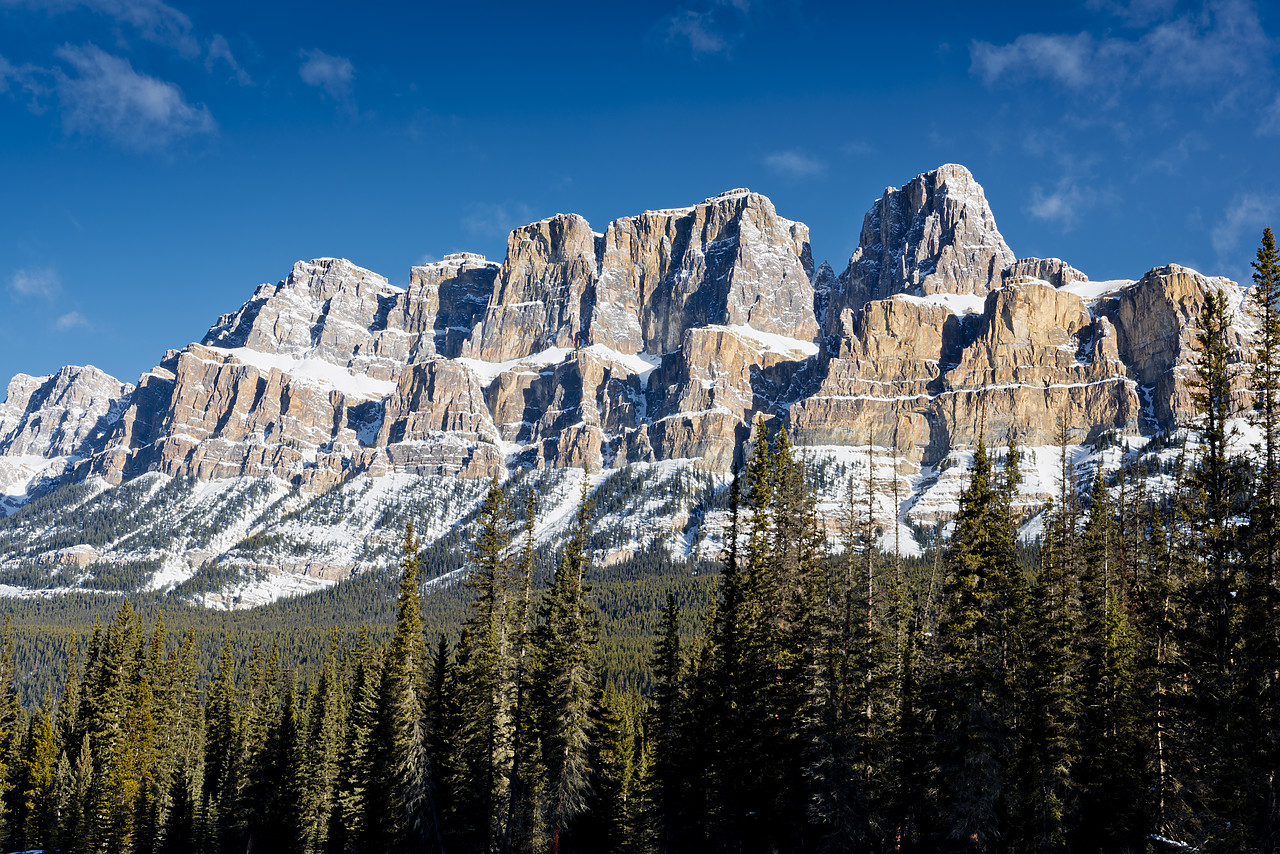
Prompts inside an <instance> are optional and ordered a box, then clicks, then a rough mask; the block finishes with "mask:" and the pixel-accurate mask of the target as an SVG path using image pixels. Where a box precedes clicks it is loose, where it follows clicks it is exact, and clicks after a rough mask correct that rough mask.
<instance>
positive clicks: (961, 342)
mask: <svg viewBox="0 0 1280 854" xmlns="http://www.w3.org/2000/svg"><path fill="white" fill-rule="evenodd" d="M1213 289H1219V290H1221V291H1223V292H1224V293H1226V294H1227V296H1228V298H1229V300H1230V302H1231V304H1232V305H1233V306H1234V307H1235V308H1236V309H1237V312H1236V314H1237V318H1238V322H1237V327H1236V346H1237V347H1239V348H1244V347H1246V346H1247V344H1248V342H1249V340H1250V335H1251V330H1252V327H1251V326H1250V323H1249V320H1248V318H1247V317H1245V316H1244V313H1243V312H1242V311H1240V310H1239V306H1240V301H1241V299H1242V296H1243V290H1242V289H1241V288H1240V287H1239V286H1238V285H1236V284H1235V283H1233V282H1230V281H1228V280H1226V279H1221V278H1208V277H1205V276H1202V275H1200V274H1199V273H1196V272H1195V271H1192V270H1189V269H1186V268H1183V267H1179V266H1177V265H1167V266H1162V267H1156V268H1153V269H1152V270H1150V271H1149V272H1147V273H1145V274H1144V275H1142V276H1141V277H1140V278H1138V279H1136V280H1124V281H1111V282H1093V281H1090V280H1089V279H1088V277H1087V276H1085V274H1084V273H1082V272H1080V271H1079V270H1077V269H1075V268H1073V267H1071V266H1070V265H1069V264H1067V263H1065V262H1063V261H1060V260H1057V259H1036V258H1024V259H1018V258H1017V257H1016V256H1015V254H1014V253H1013V251H1012V250H1011V249H1010V248H1009V246H1008V244H1007V243H1006V242H1005V240H1004V238H1003V237H1002V236H1001V234H1000V232H999V230H998V229H997V227H996V222H995V217H994V215H993V214H992V212H991V209H990V207H989V206H988V204H987V201H986V197H985V195H984V193H983V191H982V188H981V186H979V184H978V183H977V182H976V181H975V180H974V178H973V176H972V175H971V174H970V173H969V171H968V170H967V169H965V168H964V167H962V166H957V165H945V166H942V167H940V168H939V169H937V170H934V171H932V172H928V173H925V174H922V175H920V176H917V177H916V178H915V179H913V180H912V181H910V182H908V183H907V184H906V185H905V186H903V187H902V188H901V189H896V188H889V189H887V190H885V191H884V193H883V195H882V196H881V198H880V199H879V200H878V201H876V202H875V203H874V204H873V205H872V206H871V208H870V210H869V211H868V212H867V214H866V216H865V218H864V221H863V227H862V232H861V235H860V238H859V244H858V248H857V249H856V250H855V251H854V253H853V255H852V257H851V258H850V259H849V262H848V264H847V266H846V268H845V269H844V271H843V272H842V273H840V274H838V275H837V274H836V273H835V272H834V270H833V269H832V268H831V267H830V265H828V264H826V263H823V264H821V265H818V266H817V267H815V265H814V262H813V256H812V252H811V248H810V244H809V232H808V228H807V227H806V226H805V225H803V224H801V223H798V222H793V221H790V220H787V219H784V218H783V217H781V216H779V215H778V213H777V212H776V210H775V209H774V206H773V204H772V203H771V202H770V201H769V200H768V199H767V198H765V197H764V196H762V195H760V194H758V193H752V192H750V191H748V190H745V189H736V190H730V191H728V192H726V193H722V194H720V195H718V196H716V197H714V198H710V199H706V200H705V201H703V202H701V203H699V204H696V205H693V206H690V207H685V208H676V209H669V210H658V211H646V212H644V213H641V214H638V215H636V216H630V217H624V218H621V219H618V220H615V221H614V222H612V223H609V225H608V226H607V227H606V228H605V231H604V232H603V233H600V232H595V231H593V230H592V228H591V226H590V224H589V223H588V222H587V221H586V220H584V219H583V218H582V217H580V216H577V215H573V214H569V215H564V214H561V215H556V216H553V217H550V218H548V219H544V220H541V221H539V222H536V223H531V224H529V225H525V226H522V227H520V228H517V229H516V230H515V231H513V232H512V233H511V235H510V238H509V240H508V244H507V254H506V258H505V259H504V260H503V262H502V263H501V264H498V263H494V262H490V261H487V260H486V259H485V258H483V257H482V256H479V255H474V254H469V253H460V254H456V255H448V256H446V257H445V258H444V259H442V260H441V261H438V262H434V263H431V264H426V265H422V266H417V267H413V268H412V269H411V271H410V277H409V285H408V287H407V288H400V287H397V286H394V285H392V284H390V283H389V282H388V280H387V279H386V278H384V277H383V276H381V275H379V274H377V273H374V272H371V271H369V270H365V269H362V268H360V267H358V266H356V265H354V264H352V263H351V262H349V261H346V260H342V259H335V258H321V259H316V260H312V261H308V262H302V261H300V262H298V263H297V264H295V265H294V268H293V270H292V271H291V272H290V273H289V275H288V276H286V277H285V278H284V279H283V280H281V281H280V282H279V283H278V284H275V285H266V284H264V285H261V286H259V287H258V288H257V290H256V291H254V293H253V295H252V296H251V297H250V299H249V300H248V301H247V302H246V303H245V304H244V305H243V306H241V307H240V309H239V310H238V311H235V312H232V313H230V314H227V315H224V316H222V317H220V318H219V319H218V320H217V322H215V323H214V324H213V326H212V327H211V328H210V329H209V332H208V333H207V334H206V335H205V336H204V338H203V339H202V340H201V341H200V342H199V343H192V344H188V345H187V346H185V347H183V348H182V349H180V350H170V351H169V352H167V353H166V354H165V355H164V357H163V358H162V359H161V360H160V361H159V364H157V365H156V366H155V367H154V368H152V369H151V370H150V371H148V372H146V373H145V374H143V375H142V377H141V378H140V379H139V380H138V383H137V384H136V386H135V385H129V384H126V383H122V382H120V381H118V380H115V379H113V378H111V377H109V376H107V375H106V374H104V373H102V372H101V371H98V370H97V369H95V368H92V367H85V368H77V367H68V368H64V369H62V370H61V371H59V372H58V373H57V374H55V375H53V376H50V377H29V376H26V375H22V374H20V375H18V376H17V377H15V378H14V379H13V380H11V381H10V383H9V386H8V395H7V398H6V401H5V403H4V404H3V405H0V496H2V497H0V511H2V512H4V513H6V514H7V515H6V516H5V518H4V519H2V520H0V592H5V593H9V594H11V595H37V594H38V595H53V594H54V593H56V592H59V591H66V590H71V589H78V588H92V589H104V590H132V589H172V590H173V591H174V593H175V595H179V596H184V597H187V598H192V599H198V600H200V601H204V602H205V603H206V604H210V605H217V606H226V607H235V606H244V605H251V604H255V603H258V602H262V601H267V600H269V599H271V598H274V597H276V596H279V595H287V594H291V593H297V592H304V591H306V590H310V589H317V588H319V587H323V586H325V585H328V584H331V583H333V582H334V581H336V580H338V579H341V578H344V577H347V576H349V575H350V574H351V573H354V572H359V571H361V570H363V569H365V568H368V567H370V566H372V565H374V564H376V563H377V562H378V561H381V560H383V559H384V555H385V554H386V553H387V551H388V549H389V547H390V546H391V545H392V544H393V543H394V542H395V540H396V539H397V537H398V536H399V528H400V526H401V525H402V524H403V522H404V521H405V520H406V519H411V518H412V519H415V520H416V523H417V526H418V530H419V531H422V532H424V534H425V535H426V536H427V538H428V539H429V540H433V539H440V538H443V537H446V536H449V535H450V532H456V529H457V525H458V524H460V523H463V522H465V520H466V518H467V516H468V514H469V513H470V512H471V511H472V509H473V508H474V506H475V503H476V501H477V500H478V499H479V497H480V495H481V494H482V493H483V490H484V489H485V487H486V486H487V483H488V482H489V480H490V479H491V478H494V477H498V478H504V479H505V478H508V477H511V478H514V479H515V480H516V482H517V483H518V484H521V485H524V486H527V488H533V489H536V490H537V491H538V492H539V494H540V496H541V497H542V510H543V514H542V517H541V522H540V525H541V535H542V536H544V537H546V538H548V539H553V538H554V537H555V536H556V535H557V532H558V531H559V530H560V528H561V527H562V523H563V520H564V517H565V515H566V513H567V511H568V509H569V508H570V507H571V506H572V504H573V502H574V501H575V500H576V496H577V484H578V483H579V480H580V478H581V477H583V476H584V475H583V473H582V470H583V469H585V470H586V471H588V472H590V473H591V474H590V475H587V476H589V477H591V479H592V482H593V485H594V486H595V487H596V502H597V505H598V506H599V507H600V508H601V513H602V518H601V522H600V530H601V531H602V532H603V533H601V534H600V535H599V536H598V542H597V543H596V545H597V547H598V549H597V550H598V551H599V553H600V554H599V558H600V559H602V560H606V561H607V560H612V559H616V558H617V557H618V556H621V555H626V554H630V553H633V552H635V551H637V550H639V549H641V548H643V547H645V546H647V545H649V544H651V543H654V542H659V543H664V544H666V545H667V546H668V547H669V548H671V549H673V550H674V551H676V552H677V553H689V552H692V551H701V552H704V553H707V554H715V553H716V552H717V550H718V548H719V533H720V527H721V525H722V522H723V511H722V509H718V508H721V506H722V504H723V500H722V487H723V485H724V484H725V483H726V482H727V478H728V476H729V473H730V472H731V470H732V467H733V463H734V459H735V454H736V453H737V452H738V450H739V448H740V446H741V444H742V443H743V442H744V440H747V439H748V438H749V437H750V436H751V434H752V431H753V425H754V424H755V422H756V419H757V418H760V417H763V418H764V419H765V420H766V421H767V422H769V423H770V424H771V425H785V427H786V429H787V430H788V432H789V434H790V436H791V438H792V440H793V441H794V442H795V443H796V444H797V445H799V446H800V447H801V448H803V449H805V451H804V453H805V454H806V459H807V460H808V462H809V465H810V468H811V470H812V472H813V473H814V477H815V482H816V483H817V484H818V485H819V487H820V490H821V493H822V496H823V498H824V500H825V501H826V504H827V507H828V508H829V509H832V511H833V516H834V515H835V514H834V508H835V507H836V506H837V505H838V504H839V503H841V502H843V501H845V500H847V494H848V492H849V490H850V489H853V490H855V491H856V490H859V489H863V488H864V487H863V486H862V485H861V484H864V483H865V482H866V481H867V480H868V474H867V472H868V466H870V467H871V468H870V471H871V473H872V475H873V480H872V484H873V489H874V491H875V492H876V493H877V513H878V514H880V516H881V518H882V519H883V521H884V530H885V540H884V543H885V544H886V546H889V547H896V548H900V549H904V550H912V551H914V550H917V549H918V548H919V546H918V544H917V534H919V532H920V531H921V530H923V529H924V528H927V527H929V526H931V525H933V524H935V523H937V522H940V521H944V520H945V519H946V518H947V516H948V515H949V514H950V512H952V510H953V509H954V506H955V499H956V496H957V495H958V492H959V489H960V485H961V483H962V480H963V474H964V471H965V467H966V464H967V462H968V460H969V458H970V455H971V451H972V449H973V447H974V446H975V445H976V443H977V442H978V441H979V439H985V440H986V442H987V443H988V444H989V445H1003V444H1004V443H1005V442H1006V441H1008V440H1009V439H1013V440H1015V441H1017V442H1018V443H1020V444H1021V445H1022V446H1024V447H1025V448H1026V449H1027V453H1026V454H1025V455H1024V457H1025V460H1024V466H1025V469H1026V470H1025V471H1024V482H1023V491H1024V495H1023V498H1022V501H1023V503H1024V505H1025V509H1026V510H1027V513H1028V515H1029V516H1031V515H1034V512H1035V510H1036V509H1037V507H1038V506H1039V505H1040V504H1041V503H1043V501H1044V500H1045V499H1046V498H1047V497H1048V496H1049V495H1051V494H1052V493H1053V492H1055V491H1056V488H1057V487H1056V480H1055V478H1056V474H1055V473H1056V472H1057V471H1058V470H1059V462H1058V461H1059V459H1060V457H1059V451H1058V444H1059V436H1060V435H1062V433H1063V432H1064V431H1065V435H1066V437H1067V439H1068V442H1069V443H1070V445H1071V446H1072V447H1071V453H1072V455H1073V461H1074V462H1075V463H1077V464H1081V463H1084V462H1086V461H1087V460H1101V461H1103V462H1104V463H1105V464H1106V465H1108V466H1110V467H1114V466H1115V465H1116V464H1117V462H1118V459H1119V456H1120V454H1122V453H1125V452H1127V453H1131V454H1135V453H1143V452H1144V448H1147V446H1148V443H1149V442H1150V440H1151V439H1152V438H1153V437H1156V436H1166V435H1168V434H1169V433H1171V432H1173V431H1175V430H1177V429H1178V427H1179V426H1180V425H1183V424H1185V422H1186V421H1187V420H1188V418H1189V417H1190V412H1191V403H1190V395H1189V392H1188V389H1187V385H1186V381H1187V377H1188V370H1189V366H1190V364H1191V360H1192V354H1193V351H1192V347H1191V344H1192V341H1193V340H1194V336H1195V332H1196V320H1197V317H1198V315H1199V313H1200V310H1201V307H1202V306H1203V303H1204V297H1205V294H1206V293H1208V292H1209V291H1210V290H1213ZM1160 444H1161V443H1156V445H1153V446H1151V447H1152V448H1156V447H1159V446H1160ZM1166 453H1168V452H1166ZM850 478H852V479H853V484H852V485H851V484H850ZM459 560H460V559H459Z"/></svg>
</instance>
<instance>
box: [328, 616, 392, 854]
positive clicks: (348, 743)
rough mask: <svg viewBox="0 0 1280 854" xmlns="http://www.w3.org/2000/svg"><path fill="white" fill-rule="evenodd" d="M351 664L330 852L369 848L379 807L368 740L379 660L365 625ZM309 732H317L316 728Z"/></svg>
mask: <svg viewBox="0 0 1280 854" xmlns="http://www.w3.org/2000/svg"><path fill="white" fill-rule="evenodd" d="M351 660H352V661H354V662H355V665H354V666H355V673H354V674H353V676H352V677H351V679H350V684H351V687H350V697H349V699H348V701H347V707H348V709H349V712H348V713H347V714H346V716H345V719H344V724H345V727H344V735H343V738H342V743H341V747H340V751H339V756H338V769H337V780H336V783H335V793H334V805H333V809H332V812H331V813H330V820H329V830H328V833H327V838H326V840H325V850H326V851H329V852H333V854H339V852H348V851H350V852H364V851H369V850H370V849H369V848H367V847H366V846H365V841H366V822H365V817H366V815H367V813H368V812H370V811H372V810H375V809H377V804H374V803H372V802H371V799H370V790H371V785H370V784H371V780H370V774H371V772H372V769H373V768H374V767H375V756H377V749H376V745H374V744H373V743H372V740H373V737H374V733H375V730H376V727H377V724H378V692H379V688H380V686H381V684H382V676H381V660H380V656H379V655H378V653H377V651H376V650H375V649H374V647H373V644H372V643H371V642H370V639H369V631H368V629H367V628H365V627H361V630H360V634H359V635H358V637H357V640H356V646H355V649H354V650H353V652H352V655H351ZM312 731H313V732H315V731H316V728H315V725H314V724H313V726H312Z"/></svg>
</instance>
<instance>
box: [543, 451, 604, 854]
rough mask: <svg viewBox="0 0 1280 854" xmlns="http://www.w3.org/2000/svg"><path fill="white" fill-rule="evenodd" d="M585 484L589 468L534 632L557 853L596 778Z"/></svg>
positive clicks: (546, 806)
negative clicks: (591, 751)
mask: <svg viewBox="0 0 1280 854" xmlns="http://www.w3.org/2000/svg"><path fill="white" fill-rule="evenodd" d="M587 488H588V479H587V476H586V474H585V472H584V474H583V483H582V496H581V498H580V499H579V502H578V511H577V514H576V516H575V518H574V527H573V532H572V534H571V536H570V539H569V542H568V543H567V544H566V546H565V550H564V557H563V558H562V559H561V561H560V567H559V569H557V570H556V574H555V581H554V583H553V584H552V587H551V589H550V590H549V591H548V592H547V594H546V596H545V598H544V599H543V603H542V608H541V620H540V624H539V626H538V632H537V635H536V649H537V655H536V662H537V669H536V671H535V673H534V676H533V683H534V686H535V689H534V690H535V693H536V696H537V698H538V714H539V730H540V734H541V748H542V761H543V763H544V767H545V769H546V779H547V783H546V791H545V793H544V802H543V807H542V813H543V816H544V824H545V827H546V829H547V830H546V832H547V836H548V838H549V844H550V849H551V851H552V854H558V852H559V851H560V845H561V836H562V834H563V833H564V832H565V829H566V827H567V826H568V824H569V823H570V822H571V821H573V819H574V818H575V817H576V816H577V815H578V814H579V813H580V812H582V810H583V809H584V808H585V806H586V803H587V792H588V786H589V783H590V778H589V770H590V764H589V756H588V752H589V749H590V745H591V738H592V709H593V706H594V698H595V692H596V678H595V663H594V656H595V645H596V640H597V637H598V631H599V629H598V625H597V621H596V618H595V614H594V609H593V608H592V607H591V605H590V604H589V603H588V602H587V599H586V592H587V590H586V588H585V587H584V585H583V576H584V575H585V573H586V571H587V566H588V563H589V561H590V554H589V552H588V551H587V549H588V547H589V543H590V535H591V503H590V501H589V493H588V491H587Z"/></svg>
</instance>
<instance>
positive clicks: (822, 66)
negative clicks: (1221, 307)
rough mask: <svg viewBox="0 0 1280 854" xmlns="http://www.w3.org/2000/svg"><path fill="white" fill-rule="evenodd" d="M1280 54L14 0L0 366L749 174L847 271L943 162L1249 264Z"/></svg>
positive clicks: (227, 3) (1278, 137)
mask: <svg viewBox="0 0 1280 854" xmlns="http://www.w3.org/2000/svg"><path fill="white" fill-rule="evenodd" d="M895 6H898V7H900V8H890V7H895ZM1278 55H1280V4H1275V3H1271V2H1267V3H1259V2H1251V0H1213V2H1207V3H1182V2H1172V0H1134V2H1127V3H1125V2H1117V0H1080V2H1072V0H1063V2H1060V3H1055V4H1027V3H1008V4H965V3H955V2H954V0H948V2H945V3H929V2H925V3H915V4H889V3H874V4H871V3H868V4H853V3H830V4H825V3H817V2H811V0H809V1H808V2H806V0H779V2H767V0H681V2H675V3H665V4H664V3H636V4H608V3H599V2H590V3H586V2H584V3H576V2H564V3H555V4H534V3H528V2H519V3H510V4H507V3H483V4H481V3H417V4H403V6H402V5H401V4H396V3H375V4H365V5H364V6H362V7H360V8H359V10H358V11H357V7H356V6H355V4H351V3H337V2H328V1H327V0H314V2H308V3H283V2H272V3H254V4H244V3H239V2H232V0H219V2H213V0H199V2H185V0H172V2H169V3H165V2H160V0H0V164H3V169H2V171H0V175H2V176H3V177H2V179H0V343H2V345H3V346H0V382H3V381H4V380H5V379H7V378H8V377H9V376H11V375H13V374H14V373H17V372H26V373H33V374H41V373H48V372H51V371H53V370H56V369H57V368H58V367H59V366H60V365H63V364H68V363H71V364H95V365H97V366H98V367H100V368H102V369H104V370H106V371H108V372H110V373H112V374H114V375H116V376H118V377H120V378H121V379H124V380H128V381H133V380H134V379H136V377H137V376H138V374H139V373H140V372H141V371H143V370H146V369H147V368H148V367H149V366H151V365H152V364H154V363H155V362H156V361H158V360H159V358H160V357H161V356H162V354H163V352H164V350H165V349H167V348H169V347H180V346H182V345H184V344H185V343H187V342H189V341H192V340H197V339H199V338H200V336H201V335H202V334H203V333H204V331H205V329H206V328H208V326H209V325H210V324H211V323H212V322H213V321H214V320H215V319H216V317H217V316H218V315H219V314H222V313H224V312H228V311H232V310H234V309H236V308H237V307H238V306H239V305H240V304H241V303H242V302H243V301H244V300H245V299H247V298H248V296H249V294H250V293H251V292H252V290H253V288H254V286H255V285H256V284H258V283H259V282H263V281H270V282H275V281H277V280H279V279H280V278H282V277H283V276H284V275H285V274H286V273H287V272H288V270H289V268H290V266H291V265H292V263H293V262H294V261H295V260H297V259H300V258H313V257H318V256H326V255H337V256H343V257H347V258H350V259H351V260H353V261H354V262H356V263H358V264H361V265H363V266H365V267H369V268H371V269H373V270H376V271H378V272H380V273H382V274H384V275H386V276H388V277H389V278H390V279H391V281H392V282H395V283H399V284H403V283H404V282H405V281H406V280H407V278H408V270H409V267H410V265H412V264H415V263H419V262H420V261H421V260H423V259H427V258H436V257H439V256H441V255H444V254H445V253H448V252H453V251H459V250H469V251H478V252H482V253H484V254H486V255H488V256H489V257H490V258H495V259H500V258H501V257H502V255H503V254H504V251H505V245H506V244H505V241H506V233H507V231H508V230H509V229H510V228H512V227H513V226H516V225H519V224H521V223H523V222H527V221H532V220H536V219H539V218H541V217H544V216H547V215H550V214H552V213H556V212H559V211H574V212H577V213H581V214H582V215H584V216H586V217H587V218H588V219H589V220H590V221H591V222H592V223H593V224H594V225H595V226H596V227H597V228H601V229H602V228H603V226H604V225H605V224H606V223H607V222H608V221H609V220H610V219H612V218H615V217H618V216H625V215H628V214H632V213H636V212H639V211H641V210H644V209H646V208H661V207H671V206H676V205H684V204H689V203H692V202H696V201H699V200H701V199H703V198H705V197H707V196H710V195H714V194H715V193H717V192H720V191H722V190H725V189H729V188H732V187H741V186H745V187H750V188H751V189H753V190H758V191H760V192H763V193H765V194H767V195H769V196H770V197H771V198H772V199H773V201H774V203H775V204H776V205H777V207H778V210H779V212H780V213H782V215H784V216H787V217H789V218H792V219H798V220H801V221H804V222H806V223H808V224H809V226H810V228H811V234H812V240H813V249H814V255H815V257H816V258H817V259H818V260H821V259H824V258H825V259H828V260H829V261H830V262H831V264H832V266H833V267H834V268H835V269H836V270H837V272H838V271H839V270H841V269H843V268H844V266H845V264H846V263H847V261H848V257H849V254H850V253H851V252H852V250H853V248H854V247H855V246H856V244H857V238H858V232H859V229H860V227H861V223H862V217H863V214H864V213H865V212H866V210H867V208H868V206H869V205H870V204H871V202H872V201H873V200H874V199H875V198H876V197H878V196H879V194H880V192H881V190H882V189H883V188H884V187H885V186H887V185H894V186H899V185H901V184H903V183H905V182H906V181H908V180H910V179H911V178H912V177H913V176H915V175H916V174H918V173H920V172H923V171H927V170H929V169H932V168H935V167H937V166H938V165H940V164H942V163H946V162H958V163H963V164H965V165H967V166H968V167H969V168H970V169H972V170H973V172H974V174H975V175H976V177H977V179H978V181H979V182H980V183H982V185H983V186H984V187H985V188H986V191H987V197H988V199H989V200H990V201H991V204H992V207H993V209H994V211H995V214H996V217H997V221H998V223H999V225H1000V228H1001V231H1002V232H1003V233H1004V235H1005V238H1006V239H1007V240H1008V242H1009V244H1010V245H1011V246H1012V247H1013V249H1014V251H1015V252H1016V253H1017V254H1018V255H1019V256H1029V255H1038V256H1057V257H1061V258H1065V259H1066V260H1068V261H1070V262H1071V263H1072V264H1074V265H1076V266H1077V267H1079V268H1081V269H1082V270H1084V271H1085V272H1086V273H1087V274H1089V275H1090V276H1091V277H1092V278H1095V279H1105V278H1120V277H1125V278H1136V277H1138V276H1140V275H1141V274H1142V273H1143V272H1145V271H1146V270H1148V269H1150V268H1151V267H1153V266H1157V265H1159V264H1164V263H1168V262H1170V261H1174V262H1178V263H1183V264H1187V265H1189V266H1192V267H1195V268H1196V269H1199V270H1201V271H1203V272H1205V273H1209V274H1222V275H1229V276H1232V277H1233V278H1242V277H1245V276H1247V274H1248V262H1249V260H1250V259H1251V258H1252V256H1253V252H1254V250H1255V249H1256V246H1257V243H1258V238H1259V236H1260V234H1261V229H1262V227H1263V225H1265V224H1268V223H1271V222H1276V221H1277V220H1280V168H1278V163H1280V157H1278V155H1280V86H1278V82H1280V81H1278V80H1277V57H1278Z"/></svg>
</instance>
